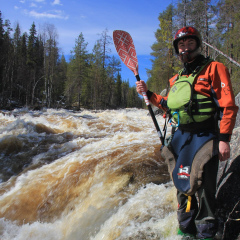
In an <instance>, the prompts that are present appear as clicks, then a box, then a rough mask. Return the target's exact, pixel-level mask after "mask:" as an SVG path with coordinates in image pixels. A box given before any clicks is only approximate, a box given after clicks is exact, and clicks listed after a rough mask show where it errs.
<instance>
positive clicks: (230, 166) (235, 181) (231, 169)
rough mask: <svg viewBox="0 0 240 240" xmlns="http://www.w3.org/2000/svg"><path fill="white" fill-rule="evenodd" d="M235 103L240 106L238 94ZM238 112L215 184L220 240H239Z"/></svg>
mask: <svg viewBox="0 0 240 240" xmlns="http://www.w3.org/2000/svg"><path fill="white" fill-rule="evenodd" d="M235 102H236V104H237V105H238V106H240V93H239V94H238V95H237V96H236V98H235ZM239 144H240V110H238V115H237V119H236V124H235V128H234V130H233V134H232V138H231V142H230V147H231V158H230V159H229V160H228V161H227V162H220V164H219V172H218V183H217V194H216V198H217V212H216V214H217V217H218V219H219V231H221V230H222V231H223V236H222V240H230V239H231V240H234V239H240V221H239V219H240V184H239V183H240V148H239Z"/></svg>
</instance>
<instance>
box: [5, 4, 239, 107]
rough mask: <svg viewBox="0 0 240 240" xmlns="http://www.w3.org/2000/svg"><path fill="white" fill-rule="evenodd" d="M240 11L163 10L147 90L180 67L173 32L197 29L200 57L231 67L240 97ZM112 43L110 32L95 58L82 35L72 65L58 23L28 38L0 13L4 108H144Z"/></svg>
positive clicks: (218, 7)
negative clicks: (63, 49) (60, 40)
mask: <svg viewBox="0 0 240 240" xmlns="http://www.w3.org/2000/svg"><path fill="white" fill-rule="evenodd" d="M239 12H240V2H239V0H215V1H211V0H204V1H202V0H178V1H176V2H175V3H174V5H173V4H170V5H169V6H168V7H167V8H166V10H165V11H163V12H160V14H159V17H158V21H159V27H158V28H157V29H156V32H155V37H156V41H155V42H154V43H153V44H152V46H151V48H152V53H151V55H152V68H151V69H147V72H148V79H147V84H148V87H149V89H151V90H152V91H154V92H161V91H162V90H163V89H168V88H169V85H168V79H169V78H171V77H172V76H173V75H174V74H175V73H177V71H178V70H180V68H181V63H180V61H179V60H178V58H177V56H176V55H175V53H174V49H173V46H172V41H173V37H174V34H175V32H176V31H177V29H179V28H181V27H183V26H194V27H196V28H197V29H198V30H199V31H200V32H201V34H202V37H203V50H202V53H203V54H204V55H205V56H210V57H211V58H213V59H215V60H217V61H220V62H222V63H224V64H225V65H226V66H227V67H228V69H229V72H230V76H231V81H232V86H233V90H234V94H237V93H238V92H239V91H240V85H239V84H238V78H239V71H240V69H239V64H238V65H236V64H234V62H235V63H239V58H240V31H239V29H240V14H239ZM111 43H112V38H111V37H110V36H109V35H108V31H107V29H106V30H104V31H103V32H102V34H101V35H100V37H99V39H98V40H97V42H96V43H95V45H94V47H93V49H92V52H89V51H88V50H87V45H88V43H87V42H86V41H85V39H84V35H83V33H80V34H79V36H78V37H77V38H76V39H75V45H74V47H73V49H72V51H71V56H70V59H69V60H68V61H66V59H65V56H64V55H62V54H60V47H59V45H58V34H57V30H56V28H55V26H54V25H52V24H45V25H44V26H42V28H41V29H40V30H38V31H37V30H36V26H35V23H34V22H33V24H32V25H31V27H30V29H29V33H26V32H24V33H21V29H20V25H19V24H17V25H16V28H15V29H12V27H11V24H10V21H9V20H5V21H4V20H3V19H2V15H1V12H0V108H1V109H2V108H6V107H9V106H11V105H14V106H31V107H66V108H72V107H75V108H77V109H80V108H88V109H107V108H108V109H114V108H126V107H143V106H145V104H144V101H143V99H142V98H140V97H139V96H138V94H137V93H136V90H135V87H130V86H129V82H128V81H126V80H123V79H122V77H121V64H120V60H119V59H118V58H116V57H114V56H112V55H110V51H109V45H110V44H111ZM211 46H213V47H211ZM216 50H217V51H216ZM219 53H224V54H219ZM226 56H229V58H228V57H226ZM229 59H230V60H232V61H230V60H229Z"/></svg>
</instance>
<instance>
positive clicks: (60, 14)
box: [26, 10, 68, 20]
mask: <svg viewBox="0 0 240 240" xmlns="http://www.w3.org/2000/svg"><path fill="white" fill-rule="evenodd" d="M26 13H27V14H28V15H30V16H31V17H35V18H58V19H65V20H66V19H68V16H67V15H64V13H63V12H62V11H51V12H36V11H35V10H32V11H30V12H26Z"/></svg>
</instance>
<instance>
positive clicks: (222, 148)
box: [218, 141, 230, 161]
mask: <svg viewBox="0 0 240 240" xmlns="http://www.w3.org/2000/svg"><path fill="white" fill-rule="evenodd" d="M218 157H219V160H220V161H226V160H227V159H228V158H230V145H229V142H223V141H220V142H219V156H218Z"/></svg>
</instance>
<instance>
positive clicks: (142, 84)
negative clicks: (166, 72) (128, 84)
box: [136, 80, 148, 95]
mask: <svg viewBox="0 0 240 240" xmlns="http://www.w3.org/2000/svg"><path fill="white" fill-rule="evenodd" d="M136 85H137V86H136V90H137V92H138V93H139V94H140V95H142V92H145V93H146V92H147V90H148V89H147V85H146V83H145V82H144V81H143V80H140V81H137V82H136Z"/></svg>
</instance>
